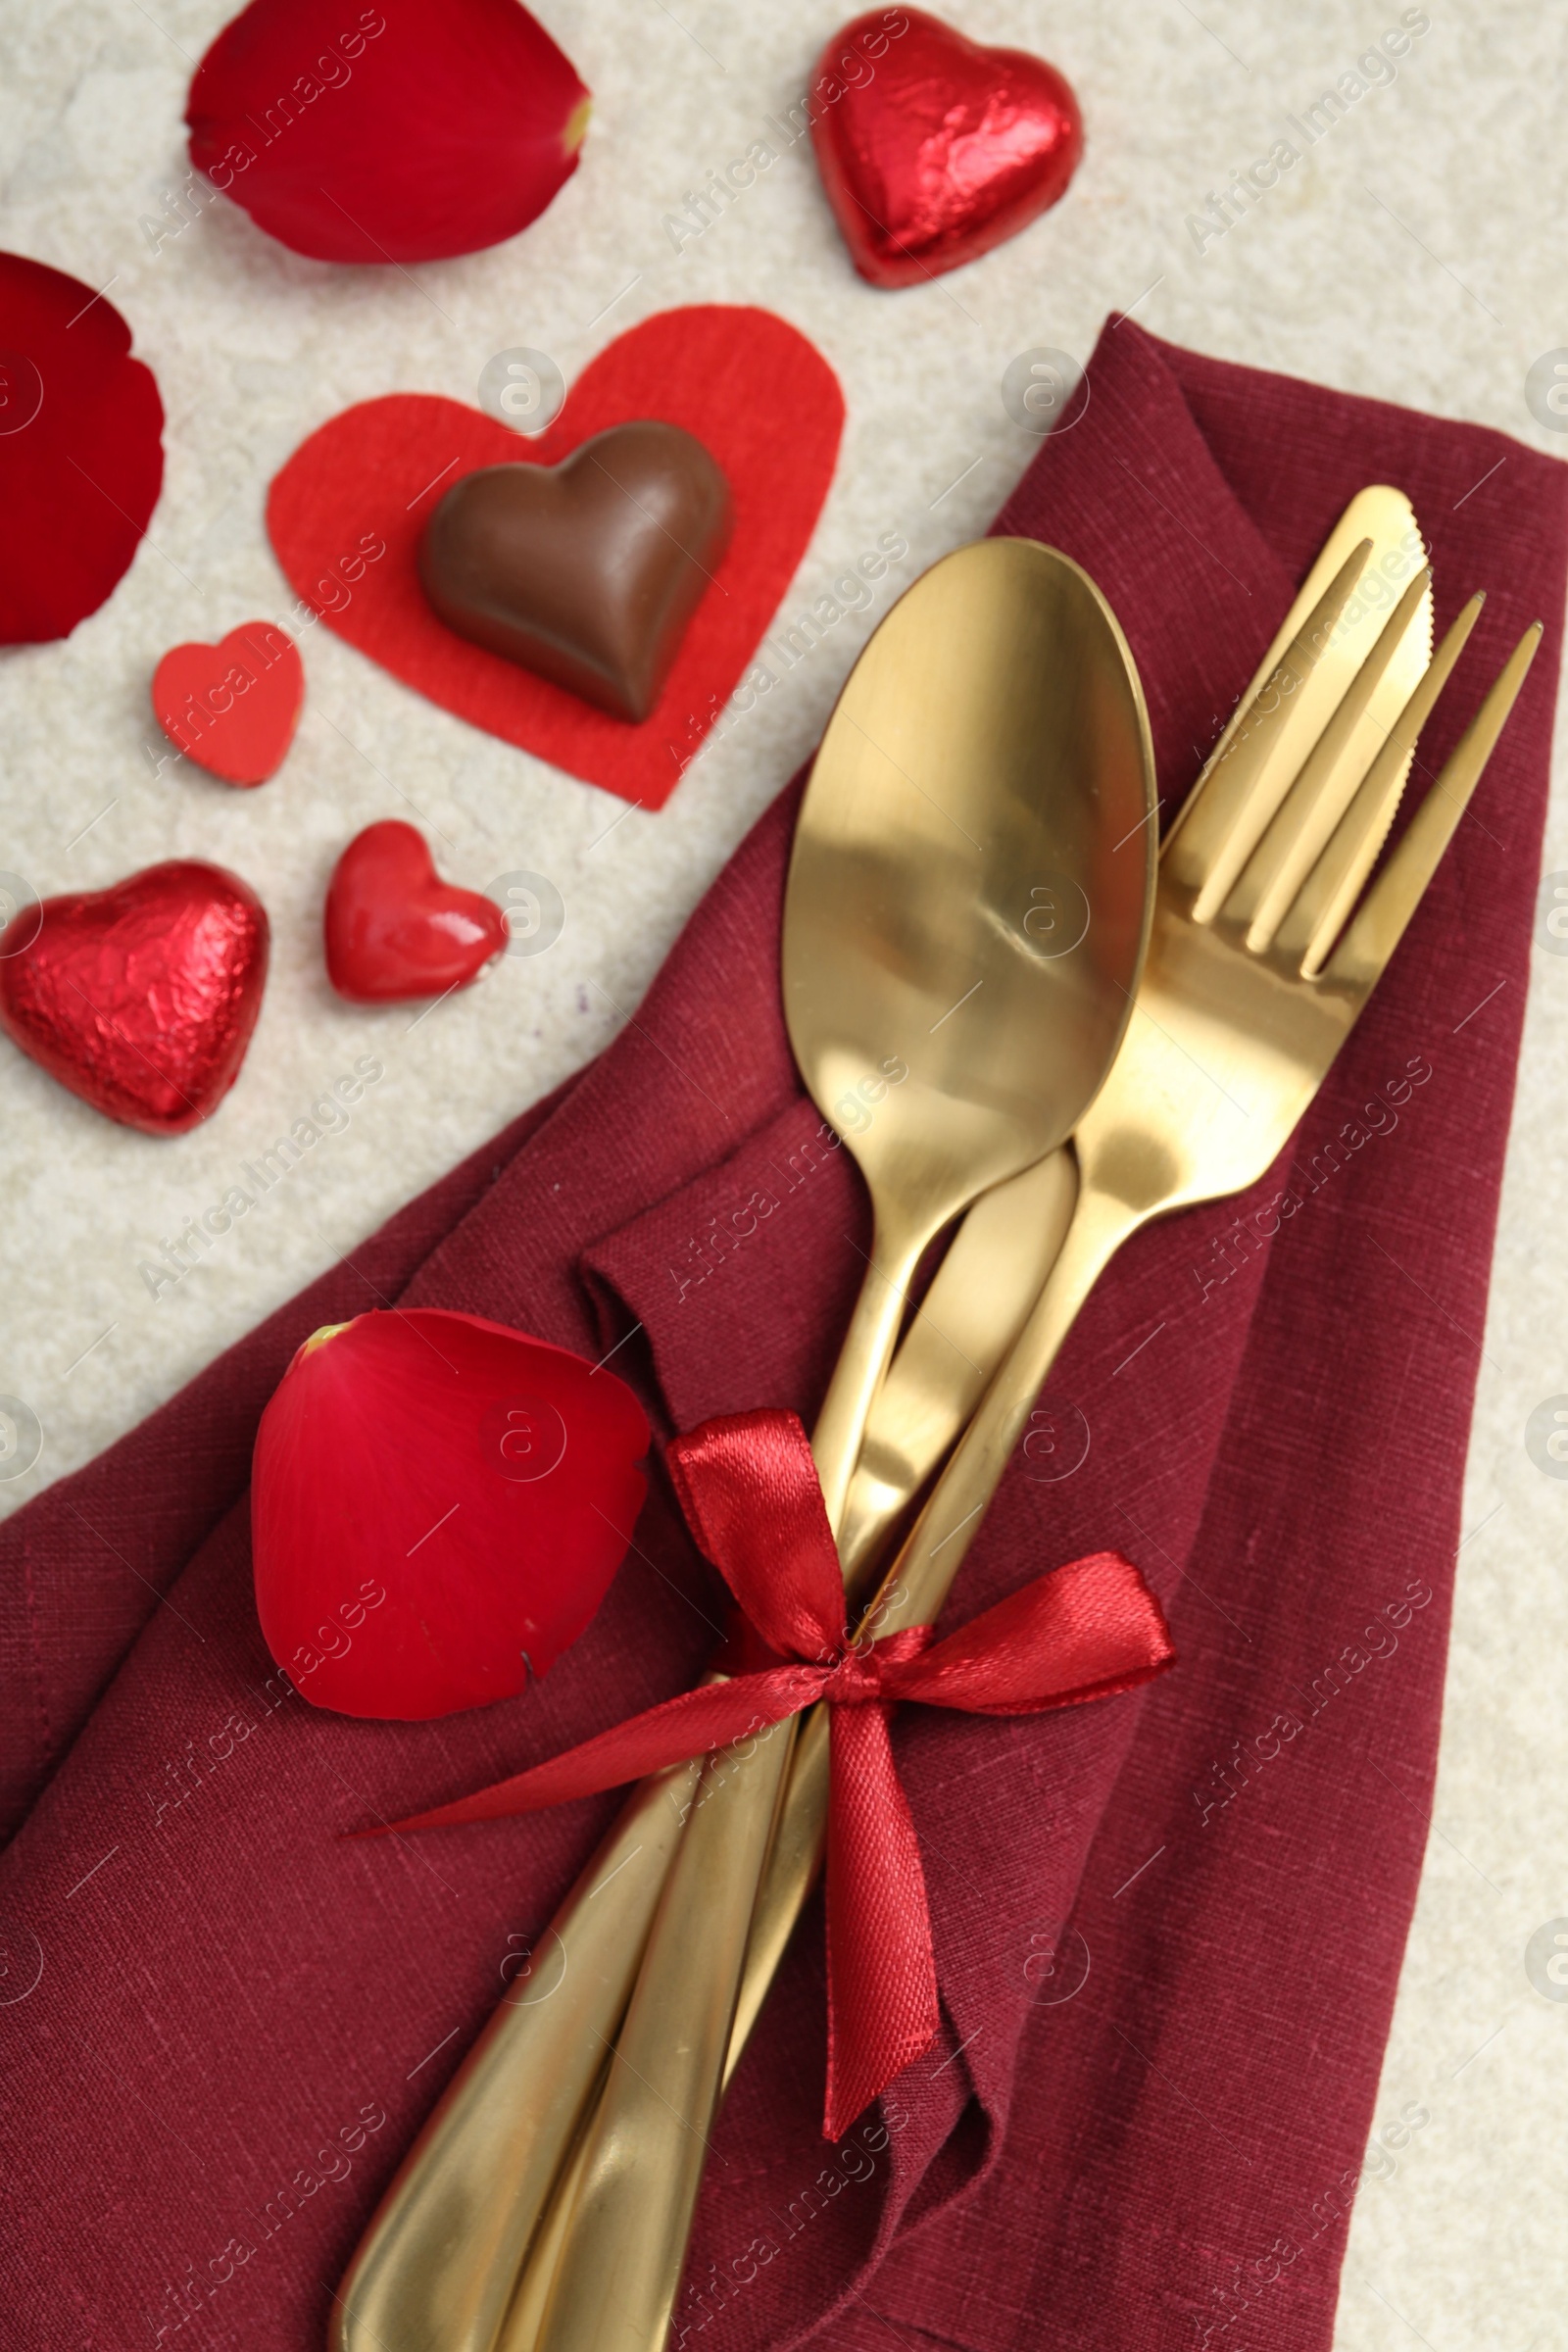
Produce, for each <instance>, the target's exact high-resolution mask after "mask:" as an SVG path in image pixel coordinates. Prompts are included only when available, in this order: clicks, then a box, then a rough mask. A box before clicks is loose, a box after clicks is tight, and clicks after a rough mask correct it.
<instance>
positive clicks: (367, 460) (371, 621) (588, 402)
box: [267, 305, 844, 809]
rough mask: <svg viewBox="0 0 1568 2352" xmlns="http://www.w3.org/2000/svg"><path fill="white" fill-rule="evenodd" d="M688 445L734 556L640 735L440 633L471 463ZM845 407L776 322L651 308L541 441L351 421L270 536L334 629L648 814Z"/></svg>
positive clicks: (805, 350) (383, 416)
mask: <svg viewBox="0 0 1568 2352" xmlns="http://www.w3.org/2000/svg"><path fill="white" fill-rule="evenodd" d="M638 417H662V418H663V419H664V421H665V422H667V423H670V424H678V425H683V426H684V427H685V429H686V431H687V432H689V433H695V434H696V436H697V438H698V440H699V441H701V442H702V443H703V444H704V445H705V447H706V448H707V449H708V450H709V452H710V453H711V456H712V457H713V458H714V459H715V460H716V461H717V463H718V466H719V467H720V468H721V470H722V472H723V473H724V475H725V477H726V479H727V480H728V483H729V486H730V491H731V494H732V496H733V499H734V503H735V527H734V532H733V535H732V537H731V539H730V543H729V549H728V552H727V553H726V555H725V556H724V559H723V562H722V563H721V564H720V565H719V567H718V570H717V572H716V573H715V575H714V585H713V586H712V587H711V589H709V591H708V593H707V594H706V595H705V596H704V598H703V601H702V604H701V606H700V607H699V608H698V611H697V613H696V615H695V617H694V618H693V620H692V623H691V626H690V628H689V629H688V630H687V632H686V635H685V638H684V640H683V642H682V644H681V649H680V652H679V654H678V655H677V657H676V660H675V663H674V667H673V668H672V669H671V671H670V674H669V678H668V680H667V682H666V684H665V687H664V691H663V693H662V695H661V696H660V699H659V702H658V704H657V705H656V707H655V709H654V711H653V713H652V715H651V716H650V717H649V718H647V719H645V720H644V721H643V723H642V724H641V725H640V726H636V727H631V726H628V725H627V724H626V722H625V721H624V720H623V719H617V718H612V717H610V716H609V715H608V714H607V713H606V712H604V711H595V710H592V709H590V708H589V706H588V705H587V704H585V703H583V702H580V701H579V700H578V699H577V698H576V696H574V695H571V694H567V693H566V692H565V691H564V689H563V688H562V687H559V686H553V685H551V684H550V683H549V681H548V680H547V679H544V678H538V677H533V676H530V675H529V673H528V672H527V671H525V670H522V669H519V668H518V666H517V665H516V663H515V662H508V661H506V660H504V659H503V658H502V656H500V655H499V654H492V653H489V652H487V651H486V650H485V649H484V648H483V647H482V646H477V645H470V644H468V643H467V642H466V640H465V639H463V638H461V637H459V636H458V635H457V634H456V633H455V632H454V631H453V630H451V629H449V628H447V627H446V626H445V624H444V623H443V622H441V621H439V620H438V619H437V618H436V616H435V614H434V613H433V612H432V611H431V609H430V606H429V604H428V602H427V601H426V598H425V595H424V591H423V589H422V588H421V587H420V585H419V577H418V570H417V561H416V559H417V552H418V543H419V538H420V534H421V533H422V531H423V529H424V525H425V523H426V521H427V520H428V518H429V515H430V513H431V510H432V508H433V506H434V504H435V503H436V501H437V500H438V499H439V497H440V496H441V494H442V493H443V492H444V491H445V490H447V489H448V488H450V486H451V484H452V483H453V482H454V481H456V480H458V479H459V478H460V476H462V475H463V474H466V473H472V472H474V471H476V470H477V468H478V467H480V466H498V465H517V464H527V463H529V462H530V461H531V462H533V463H537V464H539V465H544V466H554V465H556V464H558V463H559V462H560V460H561V459H562V458H564V457H565V456H567V455H568V454H569V452H570V451H572V450H573V449H575V448H576V447H577V446H578V445H579V443H581V442H583V441H586V440H588V439H589V438H590V437H591V436H592V435H593V434H595V433H598V432H603V431H604V430H605V429H606V427H607V426H610V425H613V424H624V423H629V422H631V421H633V420H634V419H636V418H638ZM843 423H844V400H843V395H842V394H841V393H840V391H839V387H838V381H837V378H836V377H835V376H834V374H833V371H832V369H831V368H829V367H828V365H827V362H826V361H825V360H824V359H823V358H822V356H821V354H820V353H819V352H818V351H816V350H815V349H814V348H813V346H812V345H811V344H809V343H808V342H807V340H806V338H805V336H804V335H800V334H797V332H796V330H795V329H794V327H792V326H787V325H786V324H785V323H784V321H783V319H776V318H774V317H773V315H772V313H771V312H769V311H758V310H746V309H740V308H729V307H723V306H719V305H705V306H703V307H701V308H697V309H692V310H680V311H663V312H661V313H660V315H659V316H658V317H657V318H654V319H645V320H644V321H643V323H642V325H641V326H635V327H633V328H632V329H631V330H630V332H629V333H627V334H624V335H622V336H621V337H620V338H619V340H618V341H617V342H614V343H612V344H611V346H610V348H609V349H608V350H607V351H603V352H601V353H600V355H599V357H598V358H597V359H596V360H594V361H593V362H592V363H591V364H590V365H589V366H588V367H587V368H585V369H584V370H583V373H582V374H581V376H579V378H578V379H577V381H576V383H575V384H574V385H573V386H572V389H571V393H570V396H569V398H568V399H567V402H566V405H565V407H564V410H563V411H562V413H561V415H560V417H557V419H556V421H555V423H554V424H552V425H551V426H550V427H549V429H548V431H546V432H543V433H541V434H540V435H539V436H538V438H537V439H536V440H532V441H524V440H522V439H521V438H519V436H518V435H517V434H516V433H514V432H512V431H511V430H509V428H508V427H507V426H506V425H504V424H498V423H496V421H495V420H494V419H493V418H492V417H486V416H483V415H481V414H480V413H479V412H478V411H477V410H474V409H466V408H464V407H463V406H462V405H461V404H460V403H459V402H457V401H453V400H438V399H435V398H433V397H431V396H428V395H424V394H418V393H398V394H394V395H393V396H392V397H391V398H389V399H386V400H372V401H367V402H365V403H363V404H362V405H361V406H360V407H358V408H353V409H348V410H346V411H345V412H344V414H343V415H342V416H341V417H334V418H333V419H332V421H331V422H330V423H329V424H324V425H322V426H321V427H320V429H319V431H318V432H315V433H313V434H312V435H311V437H310V439H309V440H308V441H306V442H304V443H302V444H301V446H300V448H298V449H297V450H296V451H295V453H294V455H293V457H291V458H290V459H289V461H288V463H287V465H286V466H284V467H283V468H282V471H281V472H280V473H279V474H278V475H277V477H276V479H275V480H274V481H273V483H272V487H271V491H270V496H269V499H268V505H267V527H268V530H269V531H270V534H271V540H272V546H273V549H274V550H275V552H276V555H277V560H278V562H279V563H280V564H282V566H283V569H284V571H285V572H286V573H287V574H288V576H289V579H290V580H291V581H292V583H293V585H294V587H295V589H296V591H297V592H298V594H299V595H300V597H301V598H302V599H303V616H304V617H306V618H309V617H310V614H311V613H313V612H314V613H320V614H321V615H322V617H323V618H324V619H325V621H326V623H327V626H328V627H329V628H331V629H335V630H336V632H337V633H338V635H339V636H341V637H346V638H347V639H348V640H349V642H350V644H351V645H357V646H358V647H359V648H360V650H361V652H362V653H367V654H368V655H369V656H370V657H371V659H372V660H373V661H376V662H381V663H382V665H383V666H384V667H385V668H387V669H390V670H391V671H392V672H393V674H394V675H395V676H397V677H400V678H402V679H404V680H405V681H406V683H407V684H409V685H411V686H413V687H416V688H417V690H418V692H419V693H421V694H425V695H428V696H429V698H430V700H431V701H432V702H435V703H439V704H441V705H442V707H443V708H444V709H446V710H448V711H456V712H457V713H458V715H459V717H460V718H466V719H467V720H468V721H469V722H470V723H471V724H472V725H474V726H476V727H484V728H486V729H487V730H488V731H489V732H490V733H491V734H492V735H499V736H501V737H502V738H503V739H504V740H505V741H506V742H508V743H515V744H517V745H519V746H520V747H521V748H522V749H523V750H524V751H530V752H535V753H537V754H538V755H539V757H540V758H541V759H544V760H553V761H554V762H555V763H556V765H557V766H558V767H564V768H565V769H567V770H568V771H569V773H570V774H572V775H575V776H581V777H583V778H584V779H585V780H586V781H587V782H588V783H590V784H600V785H603V786H604V788H605V789H606V791H608V792H618V793H619V794H621V795H622V797H623V798H624V799H626V800H628V801H636V802H640V803H641V804H642V806H643V807H644V808H645V809H658V808H661V807H662V805H663V803H664V802H665V801H666V800H667V799H668V798H669V795H670V793H671V792H672V791H673V790H674V788H675V785H676V783H677V782H678V780H679V778H680V775H681V771H682V770H683V768H685V767H686V766H688V765H689V764H690V762H691V760H692V757H693V755H694V754H695V753H696V751H697V749H698V747H699V745H700V744H701V743H702V741H703V738H704V736H705V735H706V734H707V732H708V729H709V728H710V727H711V724H712V722H713V720H714V718H715V717H716V716H717V715H718V712H719V710H720V708H721V706H722V705H723V703H724V701H725V700H726V698H727V697H728V695H729V694H730V693H731V691H732V690H733V688H734V687H735V685H736V683H737V681H738V680H739V678H740V675H741V673H742V671H743V669H744V668H745V666H746V662H747V659H748V657H749V656H750V655H751V654H752V653H753V652H754V651H755V649H756V647H757V645H758V643H759V640H760V637H761V635H762V632H763V630H764V629H765V628H766V627H767V624H768V622H769V621H770V620H771V618H772V616H773V613H775V611H776V610H777V608H778V605H779V602H780V599H781V598H782V597H783V594H784V591H785V589H786V588H787V587H788V585H789V582H790V579H791V577H792V576H793V574H794V572H795V569H796V566H797V565H798V564H799V563H800V561H801V558H802V556H803V555H804V554H805V552H806V548H807V545H808V542H809V539H810V536H811V531H812V528H813V527H814V525H815V522H816V517H817V515H818V514H819V512H820V511H821V506H822V501H823V500H824V498H825V497H826V496H827V491H828V485H829V483H830V482H831V480H832V478H833V466H834V462H835V459H836V457H837V455H838V446H839V435H840V433H841V431H842V429H843Z"/></svg>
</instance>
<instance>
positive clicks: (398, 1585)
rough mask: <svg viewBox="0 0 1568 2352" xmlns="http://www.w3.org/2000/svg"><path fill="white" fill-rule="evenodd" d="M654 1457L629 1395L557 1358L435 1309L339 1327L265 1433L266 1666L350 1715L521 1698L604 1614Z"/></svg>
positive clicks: (279, 1404) (470, 1318) (256, 1498)
mask: <svg viewBox="0 0 1568 2352" xmlns="http://www.w3.org/2000/svg"><path fill="white" fill-rule="evenodd" d="M647 1449H648V1423H647V1421H646V1420H645V1418H644V1416H643V1411H642V1407H641V1406H640V1405H639V1404H638V1402H637V1399H636V1397H634V1396H633V1395H632V1393H631V1391H630V1389H628V1388H626V1387H625V1386H624V1385H623V1384H622V1383H621V1382H620V1381H618V1380H617V1379H616V1378H615V1376H614V1374H613V1372H607V1371H605V1370H604V1369H603V1368H602V1367H599V1368H596V1367H595V1366H594V1365H592V1364H590V1363H587V1362H586V1361H585V1360H584V1359H583V1358H582V1357H581V1356H578V1355H573V1354H571V1353H570V1351H569V1350H568V1349H566V1348H555V1347H551V1346H550V1345H549V1344H548V1343H547V1342H546V1341H544V1340H530V1339H525V1338H524V1337H523V1335H522V1333H521V1332H518V1331H509V1330H507V1329H506V1328H505V1326H504V1325H502V1324H499V1323H489V1322H486V1321H484V1320H483V1318H482V1317H480V1316H478V1315H468V1314H460V1313H452V1312H449V1311H447V1310H445V1309H443V1308H439V1307H418V1306H416V1307H408V1308H402V1307H400V1308H398V1309H397V1310H396V1311H395V1312H392V1313H385V1314H374V1313H372V1314H368V1315H360V1316H357V1317H356V1319H355V1320H354V1321H353V1322H352V1323H339V1324H335V1325H330V1324H329V1325H328V1326H327V1328H326V1329H325V1330H324V1331H319V1332H317V1333H316V1334H315V1336H314V1337H313V1338H312V1339H309V1340H307V1341H306V1343H305V1345H304V1347H303V1348H300V1350H299V1352H298V1353H297V1354H296V1356H295V1358H294V1360H293V1362H292V1363H291V1364H290V1366H289V1368H288V1370H287V1372H286V1373H285V1374H284V1376H283V1380H282V1383H281V1385H280V1387H279V1388H278V1389H277V1391H276V1393H275V1395H274V1396H273V1397H272V1399H271V1402H270V1404H269V1405H268V1407H267V1410H266V1412H265V1413H264V1414H263V1415H262V1420H261V1427H260V1429H259V1430H258V1431H257V1436H256V1459H255V1465H254V1470H253V1475H252V1484H251V1539H252V1551H253V1555H254V1558H255V1564H256V1605H257V1610H258V1613H259V1615H260V1617H261V1621H262V1632H263V1634H264V1635H265V1636H266V1638H267V1645H268V1647H269V1649H270V1651H271V1653H272V1655H273V1657H274V1658H275V1659H276V1660H277V1662H278V1664H279V1665H280V1666H284V1667H286V1668H287V1669H288V1672H289V1674H290V1676H291V1677H292V1678H293V1680H294V1682H295V1684H296V1686H297V1688H298V1689H299V1691H301V1693H302V1695H303V1696H304V1697H306V1698H309V1699H312V1700H314V1702H315V1703H316V1704H317V1705H318V1706H322V1707H335V1708H337V1709H338V1710H339V1711H340V1712H341V1713H343V1714H345V1715H390V1716H397V1717H400V1718H402V1719H404V1720H405V1721H407V1720H413V1719H418V1718H421V1717H425V1716H430V1715H449V1714H451V1713H452V1712H453V1711H454V1710H455V1709H457V1708H460V1707H479V1706H484V1705H486V1704H488V1703H489V1701H491V1700H492V1699H497V1698H509V1697H512V1696H513V1695H515V1693H516V1692H517V1691H521V1690H522V1689H523V1688H524V1687H525V1686H526V1684H527V1681H528V1678H529V1674H530V1672H531V1673H532V1674H534V1675H542V1674H544V1673H545V1672H546V1671H547V1669H548V1668H549V1667H550V1665H551V1664H552V1663H553V1661H554V1660H555V1659H556V1658H557V1657H558V1656H559V1655H560V1653H561V1651H562V1650H563V1649H564V1648H565V1646H566V1644H567V1642H575V1641H576V1639H577V1637H578V1635H579V1634H580V1633H581V1632H582V1631H583V1629H584V1627H585V1626H586V1625H587V1623H588V1621H589V1619H590V1618H591V1617H592V1616H593V1613H594V1611H595V1610H596V1609H597V1608H598V1606H599V1603H600V1601H601V1600H602V1599H603V1598H604V1594H605V1590H606V1587H607V1586H608V1585H609V1583H610V1580H611V1578H612V1577H613V1574H614V1572H615V1570H616V1568H617V1567H618V1565H619V1563H620V1560H621V1557H622V1555H623V1553H624V1552H625V1549H626V1545H627V1544H628V1542H629V1541H630V1538H631V1532H632V1529H633V1527H634V1526H635V1525H636V1521H637V1513H638V1511H639V1510H640V1509H641V1507H642V1500H643V1495H644V1493H645V1491H646V1490H645V1486H644V1482H643V1478H642V1475H641V1473H640V1472H639V1471H638V1469H637V1468H636V1466H635V1465H636V1463H637V1460H638V1457H639V1456H640V1455H641V1454H643V1453H645V1452H646V1451H647Z"/></svg>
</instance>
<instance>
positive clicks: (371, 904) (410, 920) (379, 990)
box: [323, 817, 508, 1005]
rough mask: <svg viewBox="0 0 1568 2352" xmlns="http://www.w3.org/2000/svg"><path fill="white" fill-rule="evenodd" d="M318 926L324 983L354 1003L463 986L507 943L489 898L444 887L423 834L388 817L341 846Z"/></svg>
mask: <svg viewBox="0 0 1568 2352" xmlns="http://www.w3.org/2000/svg"><path fill="white" fill-rule="evenodd" d="M323 928H324V931H325V936H326V972H327V978H328V979H329V980H330V981H331V983H332V986H333V987H334V988H335V989H336V990H337V993H338V995H339V996H340V997H351V998H352V999H353V1000H354V1001H355V1003H356V1004H360V1005H384V1004H388V1003H392V1002H395V1001H396V1000H397V999H399V998H401V997H440V996H445V994H446V993H447V991H448V990H449V989H453V988H466V986H467V984H468V982H469V981H470V980H473V979H476V978H477V977H478V975H479V973H480V972H481V971H483V969H484V967H485V965H486V964H487V963H488V962H489V960H490V958H491V956H499V955H500V954H501V951H502V950H503V948H504V947H505V946H506V944H507V938H508V932H507V921H506V916H505V915H504V914H503V913H502V911H501V908H500V907H498V906H497V905H496V903H495V901H494V899H487V898H486V897H485V896H484V895H483V893H482V892H481V891H477V890H459V889H458V888H457V887H456V886H455V885H454V884H453V883H451V882H443V881H442V879H441V877H440V875H439V874H438V873H437V872H436V870H435V864H434V861H433V859H432V858H431V856H430V851H429V847H428V845H427V843H426V841H425V838H424V835H423V834H422V833H420V832H419V831H418V830H417V827H415V826H414V825H406V824H403V823H402V822H401V821H400V820H399V819H398V818H397V817H388V818H387V819H386V820H385V821H384V822H383V823H381V824H378V825H367V826H366V828H365V831H364V832H363V833H357V834H356V835H355V837H354V839H353V840H352V841H351V842H350V843H349V846H348V848H347V849H346V850H345V851H344V853H343V855H342V857H341V858H339V859H338V861H337V864H336V866H335V867H334V868H333V872H332V880H331V883H330V884H329V886H328V889H327V893H326V916H325V921H324V925H323Z"/></svg>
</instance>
